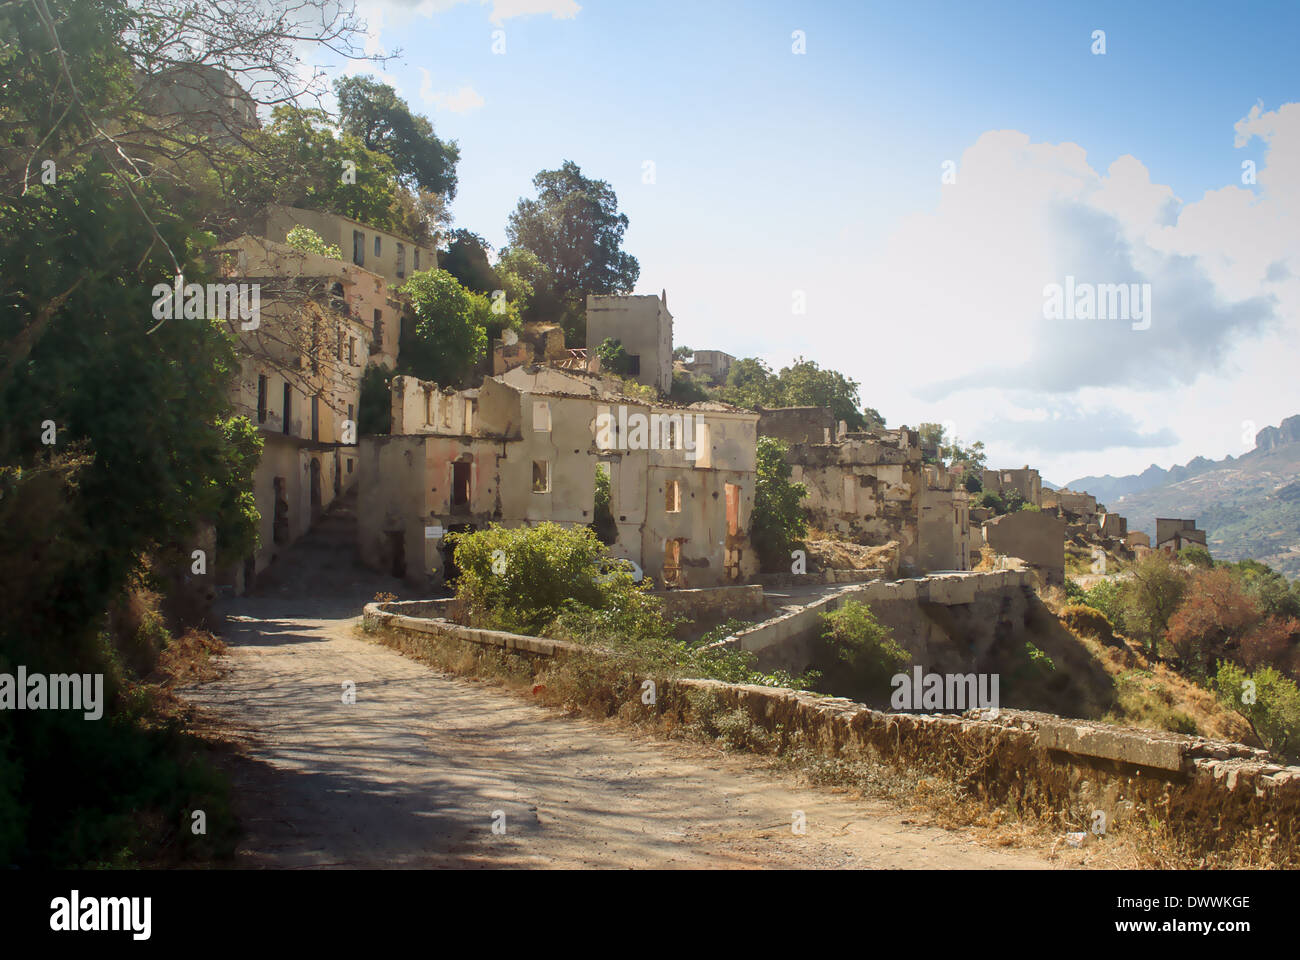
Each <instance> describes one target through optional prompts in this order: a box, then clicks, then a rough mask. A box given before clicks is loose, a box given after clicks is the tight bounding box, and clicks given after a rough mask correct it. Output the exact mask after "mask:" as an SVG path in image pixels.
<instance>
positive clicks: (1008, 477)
mask: <svg viewBox="0 0 1300 960" xmlns="http://www.w3.org/2000/svg"><path fill="white" fill-rule="evenodd" d="M981 480H982V482H983V485H984V489H985V490H992V491H993V492H994V493H996V494H998V496H1000V497H1004V498H1005V497H1006V495H1007V494H1008V493H1010V492H1011V491H1012V490H1015V491H1016V492H1017V493H1019V494H1020V496H1021V497H1023V498H1024V499H1025V502H1027V503H1032V504H1033V505H1034V506H1036V507H1041V506H1042V505H1043V478H1042V477H1040V476H1039V475H1038V471H1037V470H1035V469H1033V468H1032V467H1030V466H1029V465H1028V464H1026V465H1025V466H1023V467H1021V468H1020V469H1019V470H985V471H983V473H982V475H981Z"/></svg>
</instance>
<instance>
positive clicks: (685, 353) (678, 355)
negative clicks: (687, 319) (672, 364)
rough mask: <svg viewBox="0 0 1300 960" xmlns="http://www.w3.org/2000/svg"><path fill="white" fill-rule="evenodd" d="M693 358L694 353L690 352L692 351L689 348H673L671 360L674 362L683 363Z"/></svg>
mask: <svg viewBox="0 0 1300 960" xmlns="http://www.w3.org/2000/svg"><path fill="white" fill-rule="evenodd" d="M693 356H695V351H694V350H692V349H691V348H690V347H688V346H685V345H683V346H680V347H674V348H673V359H674V360H683V361H687V362H689V361H690V359H691V357H693Z"/></svg>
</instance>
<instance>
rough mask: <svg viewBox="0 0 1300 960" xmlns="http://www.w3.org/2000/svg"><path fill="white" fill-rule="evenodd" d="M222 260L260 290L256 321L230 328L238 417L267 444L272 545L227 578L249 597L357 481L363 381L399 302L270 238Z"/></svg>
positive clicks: (266, 504)
mask: <svg viewBox="0 0 1300 960" xmlns="http://www.w3.org/2000/svg"><path fill="white" fill-rule="evenodd" d="M214 259H215V263H216V266H217V270H218V273H219V275H220V276H221V278H222V281H223V282H227V283H236V282H237V283H246V284H257V286H258V289H259V291H260V294H259V299H260V317H259V318H258V319H257V321H256V323H255V324H254V323H252V322H249V323H243V322H241V321H240V320H239V318H234V319H232V320H230V321H229V323H230V327H231V329H232V331H233V333H234V335H235V336H236V338H237V341H238V352H239V358H240V361H239V362H240V367H239V374H238V376H237V378H236V381H235V382H234V383H233V384H232V386H231V390H232V394H233V400H234V404H235V409H236V412H237V413H240V414H243V415H244V416H247V417H248V419H249V420H250V421H251V422H252V423H254V424H256V425H257V428H258V432H259V435H260V436H261V437H262V440H263V449H262V456H261V459H260V460H259V462H258V465H257V467H256V469H255V471H254V474H253V495H254V499H255V501H256V504H257V508H258V511H259V513H260V514H261V528H260V531H259V532H260V535H261V544H260V546H259V547H258V549H257V551H256V552H255V553H254V555H253V556H252V557H249V558H247V559H246V560H245V561H244V562H243V564H242V566H240V567H238V568H236V569H230V568H227V569H226V570H225V571H224V572H223V578H224V579H225V580H226V582H228V583H229V584H230V585H231V586H232V587H233V588H234V589H235V590H236V591H237V592H242V591H243V590H244V589H245V587H246V585H247V584H249V583H251V581H252V578H253V577H254V576H255V575H256V574H257V573H260V572H261V571H262V570H264V569H265V568H266V567H267V565H268V564H269V563H270V562H271V561H272V560H273V559H274V557H275V555H276V554H277V553H278V552H279V551H280V550H282V549H284V548H285V547H287V546H288V545H289V544H291V543H293V542H294V541H295V540H297V539H298V538H299V537H301V536H302V535H303V534H304V533H306V532H307V530H308V529H309V528H310V526H311V524H312V523H314V522H315V521H316V520H317V519H318V518H319V517H320V515H321V513H322V512H323V511H324V510H325V508H326V507H328V506H329V505H330V503H331V502H332V501H333V500H334V498H336V497H338V496H340V495H341V494H343V493H344V492H345V491H346V490H347V489H349V488H350V487H351V486H352V485H353V484H355V483H356V480H357V476H358V472H357V461H356V452H355V451H356V447H355V443H356V411H357V407H358V405H359V402H360V383H361V374H362V372H363V370H364V368H365V365H366V364H367V363H368V362H370V361H371V360H372V348H373V338H374V335H375V331H376V328H377V325H376V323H375V321H374V317H375V316H377V315H382V312H384V311H388V310H390V309H392V305H391V303H390V301H389V299H388V290H387V282H386V281H385V279H384V278H383V277H382V276H379V275H378V274H375V273H372V272H370V271H368V270H365V269H363V268H361V267H358V266H356V265H354V264H350V263H345V262H343V261H341V260H335V259H332V258H330V257H324V256H320V255H319V254H314V253H305V252H303V251H301V250H297V249H294V248H292V247H289V246H287V245H285V244H282V243H276V242H274V241H270V240H266V239H264V238H259V237H252V236H247V235H246V236H242V237H239V238H237V239H236V240H234V241H231V242H230V243H228V244H225V245H223V246H221V247H218V248H217V249H216V250H215V251H214ZM393 356H395V353H394V354H393ZM376 359H379V355H378V354H376ZM390 362H391V361H390Z"/></svg>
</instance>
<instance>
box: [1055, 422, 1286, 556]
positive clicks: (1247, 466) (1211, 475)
mask: <svg viewBox="0 0 1300 960" xmlns="http://www.w3.org/2000/svg"><path fill="white" fill-rule="evenodd" d="M1161 475H1163V476H1161ZM1070 488H1071V489H1072V490H1087V491H1088V492H1089V493H1091V494H1093V495H1094V496H1095V497H1096V498H1097V499H1098V500H1099V501H1100V502H1102V503H1105V504H1106V505H1107V506H1108V507H1109V508H1110V509H1112V510H1114V511H1115V512H1116V513H1119V514H1121V515H1123V516H1124V517H1127V518H1128V526H1129V529H1130V530H1145V531H1146V532H1147V533H1149V534H1151V536H1152V537H1153V538H1154V536H1155V520H1156V517H1180V518H1184V519H1194V520H1196V521H1197V526H1199V527H1200V528H1201V529H1202V530H1204V531H1206V534H1207V540H1208V541H1209V547H1210V552H1211V553H1212V554H1214V556H1216V557H1218V558H1220V559H1224V560H1242V559H1246V558H1248V557H1249V558H1253V559H1255V560H1260V561H1262V562H1264V563H1267V564H1268V565H1269V566H1271V567H1273V568H1274V569H1275V570H1280V571H1282V572H1283V573H1285V574H1286V575H1287V576H1288V577H1291V578H1293V579H1294V578H1297V577H1300V416H1294V417H1288V418H1287V419H1285V420H1283V421H1282V423H1281V424H1280V425H1279V426H1276V427H1265V428H1264V429H1263V430H1261V431H1259V433H1258V434H1256V435H1255V449H1254V450H1252V451H1251V452H1250V453H1247V454H1244V455H1242V456H1241V457H1238V458H1236V459H1234V458H1233V457H1230V456H1229V457H1225V458H1224V459H1223V460H1219V461H1212V460H1206V459H1205V458H1204V457H1197V458H1196V459H1195V460H1192V461H1191V462H1190V463H1188V464H1187V465H1186V466H1183V467H1174V468H1172V469H1170V470H1161V469H1160V468H1159V467H1156V466H1152V467H1150V468H1148V469H1146V470H1144V471H1143V472H1142V473H1140V474H1138V475H1136V476H1129V477H1118V478H1117V477H1081V478H1079V479H1078V480H1074V481H1071V483H1070ZM1153 545H1154V544H1153Z"/></svg>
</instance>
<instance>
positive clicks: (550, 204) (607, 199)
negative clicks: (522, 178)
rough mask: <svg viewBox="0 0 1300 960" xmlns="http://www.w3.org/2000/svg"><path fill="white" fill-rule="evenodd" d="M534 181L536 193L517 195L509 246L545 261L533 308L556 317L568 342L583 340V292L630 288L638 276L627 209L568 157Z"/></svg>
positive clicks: (628, 290) (584, 330)
mask: <svg viewBox="0 0 1300 960" xmlns="http://www.w3.org/2000/svg"><path fill="white" fill-rule="evenodd" d="M533 186H534V187H535V188H536V190H537V197H536V199H533V200H528V199H521V200H520V201H519V205H518V206H517V207H516V208H515V211H514V213H512V214H511V215H510V222H509V224H508V226H507V227H506V234H507V236H508V238H509V241H510V249H512V250H513V249H514V248H517V247H520V248H523V249H525V250H530V251H532V252H533V253H534V254H535V255H536V256H537V259H538V260H539V261H540V262H541V263H542V264H543V265H544V266H545V267H546V270H547V274H546V279H547V283H546V285H545V286H544V287H538V289H537V300H536V302H535V308H536V309H538V310H539V311H549V312H550V313H551V315H553V316H556V317H558V318H560V320H561V322H562V323H564V324H565V328H566V332H567V333H568V335H569V337H570V343H571V344H573V345H583V344H585V343H586V319H585V318H586V314H585V310H586V297H587V295H588V294H612V293H628V292H630V291H631V290H632V288H633V287H634V286H635V285H636V281H637V277H638V276H640V273H641V265H640V264H639V263H638V262H637V260H636V258H635V257H633V256H632V255H631V254H629V253H626V252H625V251H624V250H623V249H622V246H623V234H624V232H625V231H626V230H627V225H628V220H627V215H626V214H623V213H619V211H618V198H617V196H615V194H614V189H613V187H611V186H610V185H609V184H608V183H607V182H605V181H604V180H592V179H590V178H588V177H584V176H583V175H582V170H581V168H580V167H579V166H578V165H577V164H576V163H574V162H573V161H571V160H566V161H565V162H564V164H563V165H562V166H561V167H560V169H558V170H543V171H541V172H540V173H538V174H537V176H535V177H534V178H533Z"/></svg>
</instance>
